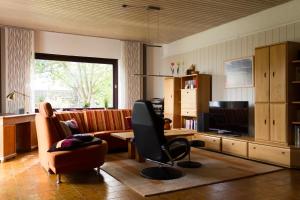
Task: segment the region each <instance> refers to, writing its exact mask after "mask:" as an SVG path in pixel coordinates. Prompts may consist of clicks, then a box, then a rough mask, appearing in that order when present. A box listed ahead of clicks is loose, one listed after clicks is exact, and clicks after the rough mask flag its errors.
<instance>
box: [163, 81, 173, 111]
mask: <svg viewBox="0 0 300 200" xmlns="http://www.w3.org/2000/svg"><path fill="white" fill-rule="evenodd" d="M174 82H175V81H174V79H173V78H166V79H165V81H164V112H165V113H168V114H173V112H174V86H175V85H174Z"/></svg>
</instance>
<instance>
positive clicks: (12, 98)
mask: <svg viewBox="0 0 300 200" xmlns="http://www.w3.org/2000/svg"><path fill="white" fill-rule="evenodd" d="M15 94H18V95H21V96H23V97H24V108H23V111H21V109H19V113H20V114H23V113H25V100H26V99H25V98H26V97H28V98H30V96H28V95H27V94H24V93H22V92H18V91H16V90H13V91H12V92H10V93H9V94H8V95H7V96H6V98H7V99H8V100H12V101H13V100H14V99H15Z"/></svg>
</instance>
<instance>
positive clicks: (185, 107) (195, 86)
mask: <svg viewBox="0 0 300 200" xmlns="http://www.w3.org/2000/svg"><path fill="white" fill-rule="evenodd" d="M210 100H211V75H208V74H195V75H187V76H183V77H181V125H182V127H183V128H189V129H195V130H196V129H197V117H198V114H199V113H200V112H208V104H209V101H210Z"/></svg>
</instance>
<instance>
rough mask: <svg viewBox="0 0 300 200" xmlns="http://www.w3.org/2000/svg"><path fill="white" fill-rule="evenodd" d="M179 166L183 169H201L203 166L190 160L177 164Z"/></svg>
mask: <svg viewBox="0 0 300 200" xmlns="http://www.w3.org/2000/svg"><path fill="white" fill-rule="evenodd" d="M177 165H178V166H179V167H182V168H199V167H201V166H202V164H201V163H199V162H194V161H190V160H188V161H181V162H177Z"/></svg>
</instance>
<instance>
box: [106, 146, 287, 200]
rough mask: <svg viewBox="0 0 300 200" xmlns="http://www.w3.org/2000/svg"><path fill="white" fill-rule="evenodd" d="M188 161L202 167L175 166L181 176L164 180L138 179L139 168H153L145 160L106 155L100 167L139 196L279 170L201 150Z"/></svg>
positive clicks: (125, 155) (193, 151)
mask: <svg viewBox="0 0 300 200" xmlns="http://www.w3.org/2000/svg"><path fill="white" fill-rule="evenodd" d="M191 160H192V161H199V162H201V163H202V164H203V166H202V167H201V168H197V169H187V168H180V167H178V168H179V169H180V170H182V171H183V172H184V173H185V176H183V177H181V178H179V179H174V180H167V181H161V180H151V179H146V178H143V177H141V176H140V174H139V172H140V170H141V169H143V168H145V167H150V166H157V165H155V164H153V163H151V162H148V161H147V162H145V163H138V162H137V161H135V160H131V159H128V158H127V153H118V154H109V155H108V158H107V161H106V162H105V164H104V165H103V166H102V167H101V168H102V169H103V170H104V171H105V172H107V173H108V174H110V175H111V176H113V177H114V178H116V179H117V180H119V181H120V182H122V183H123V184H125V185H127V186H129V187H130V188H131V189H133V190H134V191H136V192H137V193H139V194H140V195H142V196H151V195H157V194H162V193H167V192H172V191H177V190H183V189H188V188H192V187H197V186H203V185H208V184H213V183H220V182H224V181H230V180H234V179H239V178H245V177H249V176H254V175H259V174H264V173H268V172H273V171H278V170H281V169H283V168H281V167H276V166H272V165H267V164H262V163H259V162H255V161H250V160H246V159H242V158H237V157H233V156H228V155H224V154H220V153H215V152H210V151H206V150H201V149H192V154H191ZM176 167H177V166H176Z"/></svg>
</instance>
